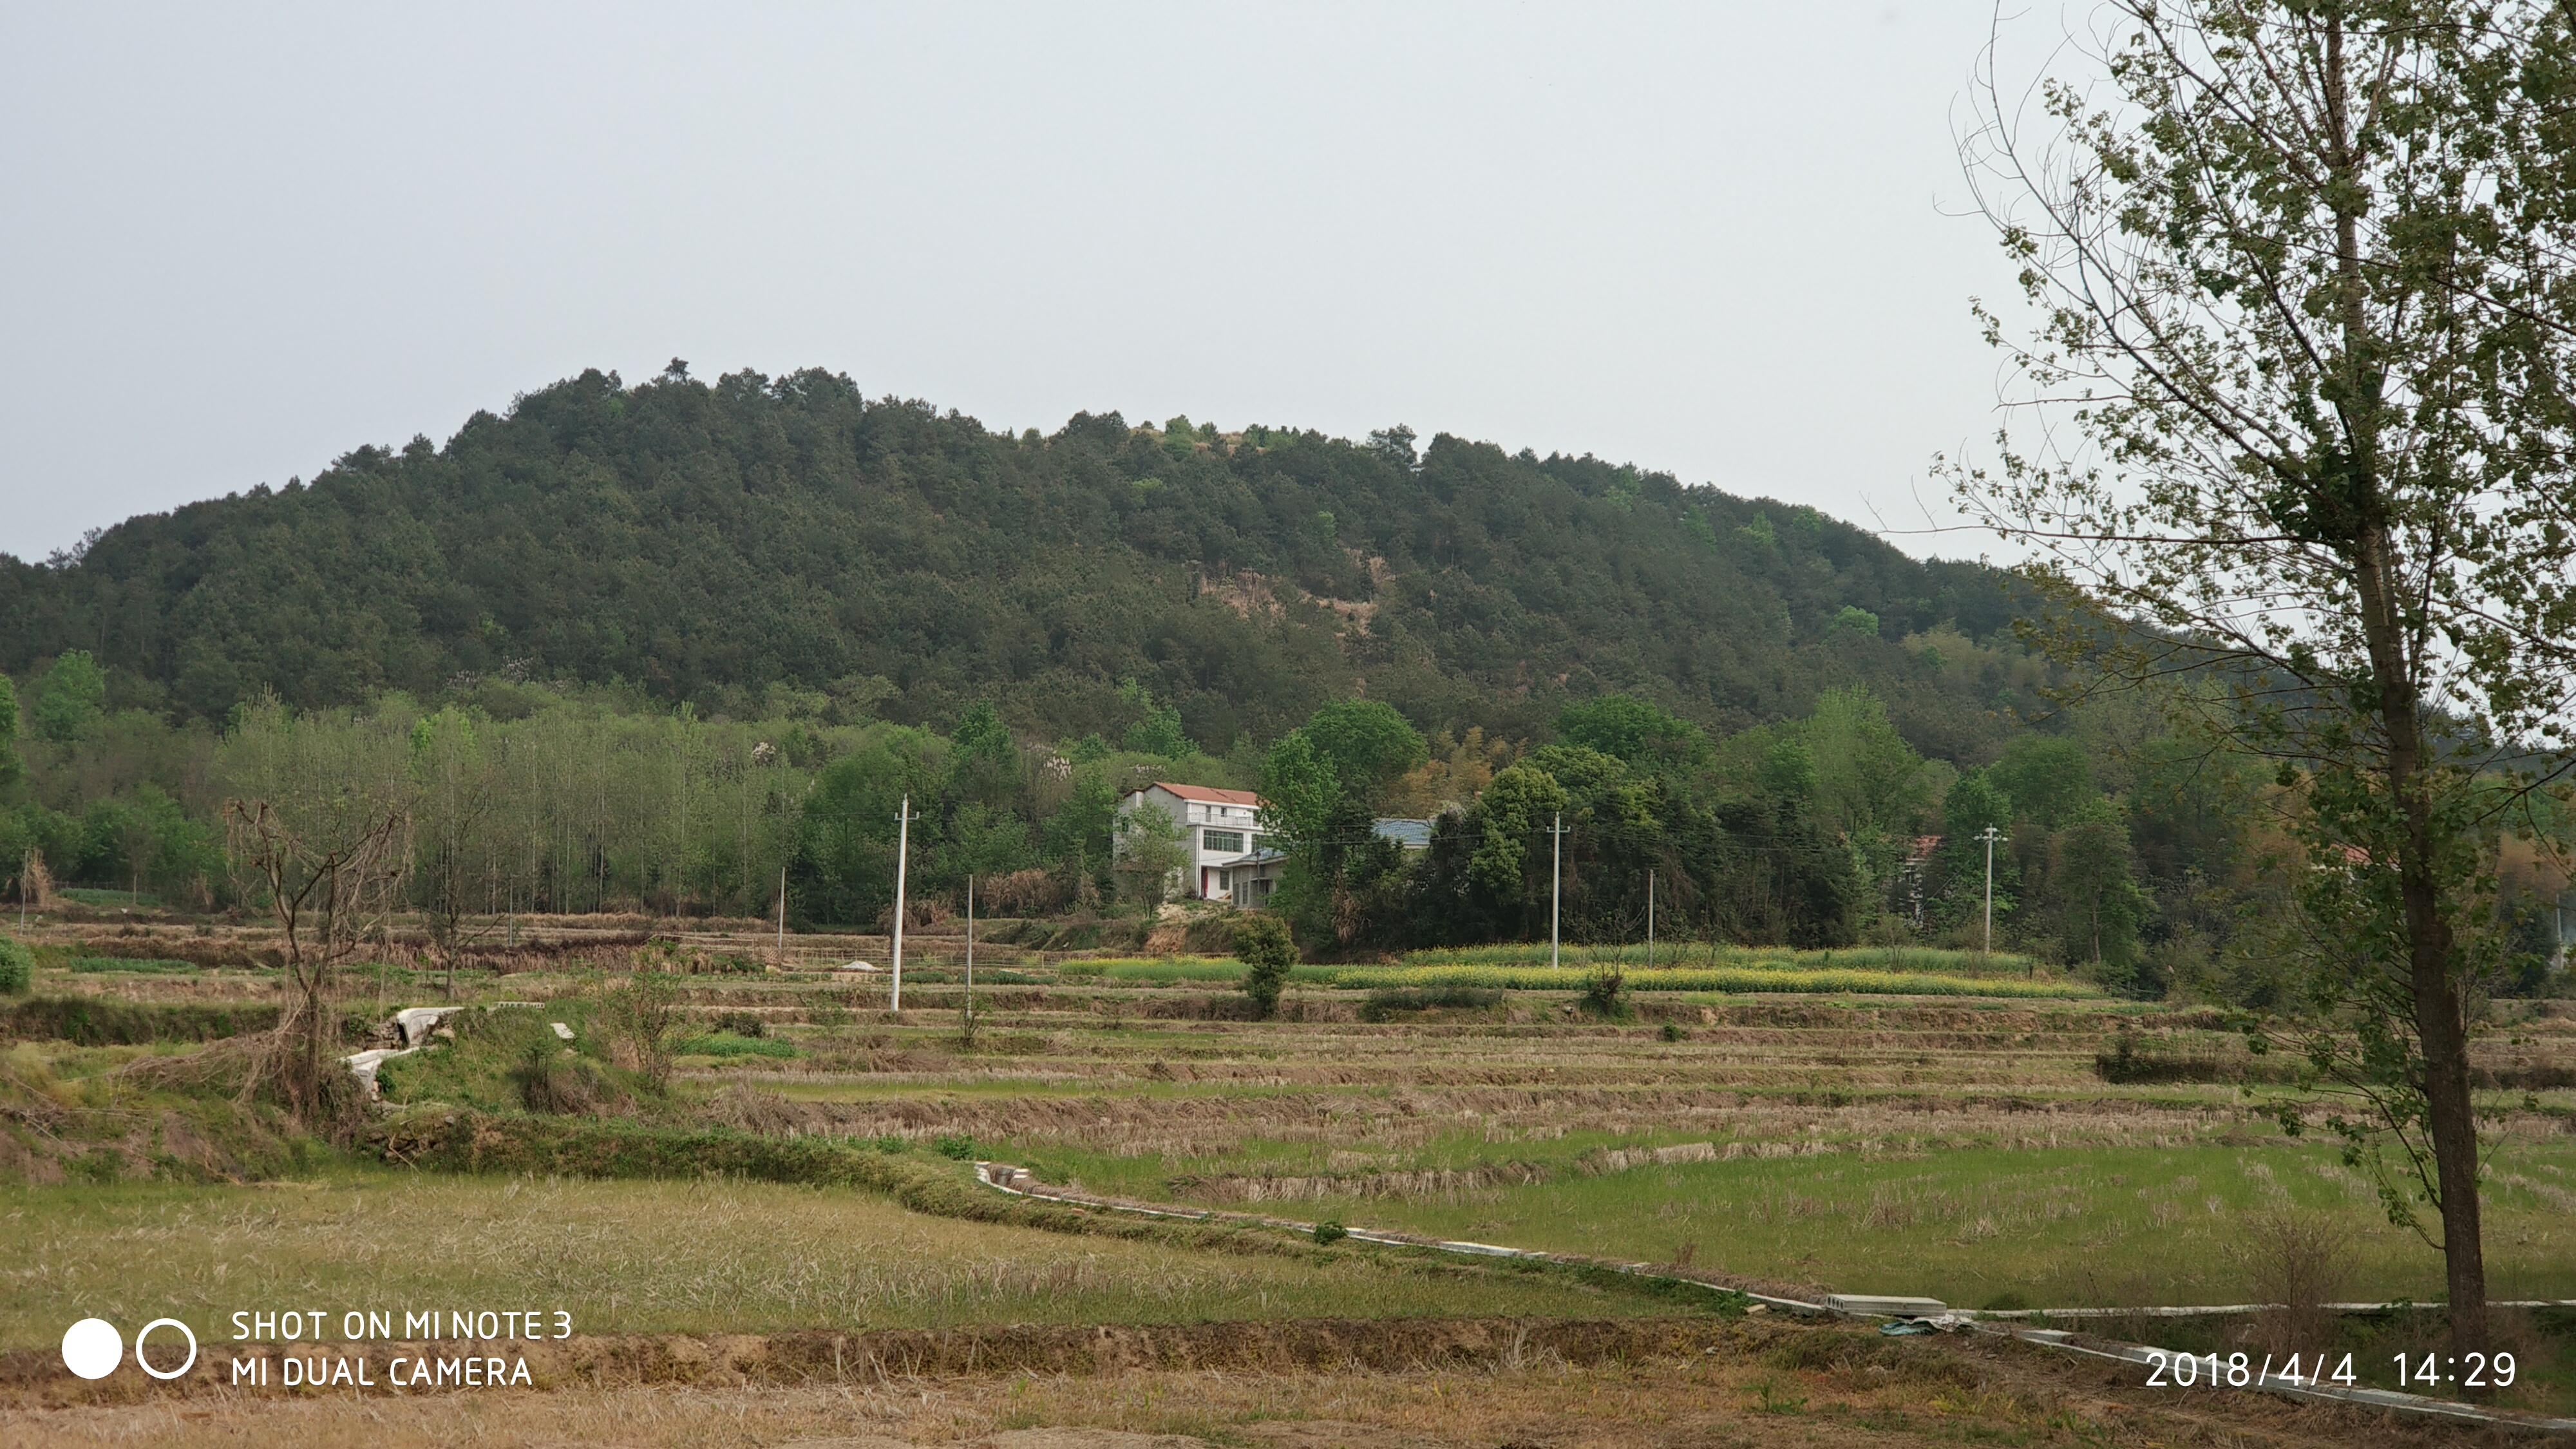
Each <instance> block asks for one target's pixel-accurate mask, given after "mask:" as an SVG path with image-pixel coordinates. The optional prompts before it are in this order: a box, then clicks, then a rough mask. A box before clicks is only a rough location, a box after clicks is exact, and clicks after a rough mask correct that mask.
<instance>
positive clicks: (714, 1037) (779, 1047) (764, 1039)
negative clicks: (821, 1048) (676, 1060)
mask: <svg viewBox="0 0 2576 1449" xmlns="http://www.w3.org/2000/svg"><path fill="white" fill-rule="evenodd" d="M679 1054H680V1055H681V1056H684V1057H794V1056H802V1055H804V1053H803V1052H802V1051H800V1050H799V1049H798V1048H797V1046H796V1044H795V1043H794V1042H790V1041H781V1040H779V1039H778V1038H776V1037H772V1036H736V1035H735V1034H734V1033H732V1032H729V1031H720V1032H715V1033H712V1034H710V1035H707V1036H699V1037H691V1038H689V1039H688V1040H687V1041H684V1042H682V1043H680V1052H679Z"/></svg>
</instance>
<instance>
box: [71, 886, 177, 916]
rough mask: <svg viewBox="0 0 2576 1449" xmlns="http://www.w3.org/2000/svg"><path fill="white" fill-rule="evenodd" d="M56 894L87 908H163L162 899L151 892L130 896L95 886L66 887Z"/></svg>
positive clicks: (122, 892)
mask: <svg viewBox="0 0 2576 1449" xmlns="http://www.w3.org/2000/svg"><path fill="white" fill-rule="evenodd" d="M54 894H56V895H58V896H61V897H62V898H63V899H65V900H69V901H78V902H80V903H81V904H82V905H85V906H130V907H134V908H137V909H142V910H158V909H160V906H161V898H160V897H159V896H157V895H154V894H153V893H152V892H150V891H143V892H140V893H134V894H129V893H128V892H125V891H114V890H101V889H99V888H97V887H95V886H64V887H61V888H59V889H57V890H56V891H55V892H54Z"/></svg>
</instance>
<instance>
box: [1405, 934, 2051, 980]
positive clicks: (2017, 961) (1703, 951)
mask: <svg viewBox="0 0 2576 1449" xmlns="http://www.w3.org/2000/svg"><path fill="white" fill-rule="evenodd" d="M1646 954H1647V953H1646V947H1645V946H1643V945H1641V944H1635V943H1631V944H1628V945H1617V946H1567V947H1564V948H1562V949H1561V950H1560V952H1559V953H1558V957H1559V959H1560V960H1562V961H1563V962H1564V963H1565V964H1566V965H1568V966H1594V965H1603V966H1619V967H1623V968H1624V967H1637V966H1645V965H1647V960H1646ZM1546 963H1547V947H1546V946H1545V945H1544V944H1537V943H1520V944H1514V945H1504V946H1444V947H1440V948H1437V949H1434V950H1428V951H1411V952H1407V953H1406V954H1405V957H1404V964H1405V965H1407V966H1543V965H1545V964H1546ZM1729 968H1732V969H1735V970H1751V971H1892V972H1898V973H1902V974H1910V975H1925V976H2022V977H2027V976H2028V975H2030V972H2031V959H2030V958H2029V957H2027V956H2021V955H2015V954H2013V953H2012V952H2008V951H1997V952H1994V953H1991V954H1988V953H1985V952H1979V951H1947V950H1939V949H1935V948H1933V947H1929V946H1854V947H1847V948H1843V949H1839V950H1830V951H1797V950H1792V949H1790V948H1788V947H1786V946H1729V945H1714V946H1713V945H1711V944H1709V943H1707V942H1705V941H1665V942H1662V943H1660V944H1658V945H1657V946H1656V947H1655V950H1654V969H1657V970H1664V969H1672V970H1693V969H1707V970H1724V969H1729Z"/></svg>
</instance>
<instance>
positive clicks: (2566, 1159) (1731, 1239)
mask: <svg viewBox="0 0 2576 1449" xmlns="http://www.w3.org/2000/svg"><path fill="white" fill-rule="evenodd" d="M1607 1140H1608V1139H1607V1138H1601V1137H1587V1136H1586V1135H1584V1134H1568V1136H1567V1137H1566V1138H1565V1139H1563V1140H1561V1141H1557V1142H1550V1143H1544V1144H1541V1143H1516V1144H1512V1146H1511V1147H1509V1148H1500V1149H1498V1148H1496V1147H1492V1146H1483V1147H1482V1148H1481V1151H1478V1148H1479V1144H1477V1143H1475V1142H1474V1141H1473V1140H1472V1139H1467V1138H1464V1137H1462V1138H1460V1139H1458V1140H1456V1141H1453V1142H1451V1143H1448V1144H1446V1146H1447V1147H1448V1148H1449V1149H1450V1150H1448V1151H1444V1152H1441V1153H1439V1154H1438V1156H1439V1158H1440V1159H1441V1160H1442V1161H1443V1162H1444V1163H1445V1164H1446V1165H1451V1166H1468V1165H1472V1163H1471V1159H1470V1157H1469V1154H1470V1153H1474V1154H1475V1155H1477V1156H1480V1157H1482V1158H1483V1159H1484V1160H1485V1161H1486V1162H1488V1163H1494V1164H1499V1163H1501V1162H1502V1161H1503V1160H1504V1159H1505V1158H1506V1157H1507V1156H1508V1157H1510V1158H1513V1159H1522V1160H1533V1161H1535V1162H1537V1163H1539V1164H1540V1165H1542V1166H1544V1167H1546V1168H1548V1169H1549V1175H1548V1177H1547V1179H1546V1180H1544V1181H1540V1182H1534V1183H1528V1184H1525V1185H1508V1184H1506V1185H1495V1186H1489V1187H1483V1188H1477V1189H1474V1190H1472V1191H1466V1192H1458V1193H1443V1194H1437V1195H1433V1194H1425V1195H1421V1196H1417V1197H1410V1198H1408V1197H1394V1196H1383V1197H1381V1196H1372V1197H1361V1196H1358V1195H1356V1194H1353V1195H1348V1196H1326V1197H1320V1198H1306V1199H1301V1200H1297V1201H1294V1202H1290V1203H1283V1204H1280V1205H1279V1206H1278V1208H1277V1209H1275V1210H1278V1211H1285V1212H1289V1213H1291V1214H1292V1215H1294V1216H1297V1217H1300V1218H1308V1219H1322V1218H1328V1217H1329V1218H1338V1219H1340V1220H1341V1221H1343V1222H1346V1223H1349V1224H1351V1225H1353V1226H1355V1227H1357V1226H1367V1227H1375V1228H1396V1229H1403V1230H1407V1231H1412V1232H1420V1233H1427V1234H1432V1235H1435V1236H1438V1237H1443V1238H1468V1239H1474V1240H1477V1241H1482V1242H1495V1243H1507V1244H1510V1245H1512V1246H1514V1247H1524V1248H1543V1249H1549V1250H1553V1251H1559V1252H1573V1253H1587V1254H1597V1255H1602V1256H1607V1257H1612V1258H1624V1259H1635V1260H1641V1261H1648V1262H1668V1261H1672V1260H1674V1259H1675V1258H1676V1257H1678V1256H1681V1255H1682V1254H1683V1252H1684V1251H1685V1249H1687V1250H1688V1251H1689V1254H1690V1256H1691V1257H1692V1259H1693V1261H1695V1262H1696V1263H1697V1264H1698V1265H1699V1266H1701V1267H1715V1268H1724V1269H1727V1270H1730V1271H1733V1272H1739V1273H1747V1274H1753V1275H1756V1276H1761V1277H1768V1278H1774V1279H1785V1280H1789V1281H1809V1282H1818V1283H1824V1284H1828V1285H1831V1286H1832V1287H1834V1288H1836V1289H1839V1290H1842V1291H1847V1292H1861V1293H1901V1294H1923V1295H1927V1296H1930V1297H1934V1298H1939V1299H1941V1300H1942V1301H1944V1302H1947V1303H1952V1304H1957V1305H1961V1306H1965V1307H1970V1308H1980V1307H1985V1306H1988V1305H1990V1304H1994V1303H1996V1302H1997V1301H1998V1300H1999V1299H2002V1298H2003V1297H2004V1296H2005V1295H2007V1294H2010V1295H2013V1296H2016V1297H2018V1298H2019V1299H2020V1300H2021V1301H2022V1302H2023V1303H2024V1304H2025V1305H2027V1306H2032V1307H2043V1308H2082V1307H2118V1306H2127V1305H2134V1304H2183V1303H2239V1302H2245V1301H2247V1300H2248V1297H2249V1295H2251V1294H2252V1293H2254V1291H2255V1289H2256V1285H2255V1283H2254V1282H2253V1281H2252V1280H2251V1278H2250V1277H2249V1276H2248V1273H2247V1271H2246V1267H2245V1265H2244V1262H2243V1260H2242V1256H2241V1255H2240V1254H2239V1253H2238V1252H2237V1251H2236V1248H2237V1245H2238V1244H2239V1243H2240V1241H2242V1234H2243V1231H2244V1223H2245V1221H2246V1219H2247V1218H2248V1217H2249V1215H2252V1214H2256V1213H2261V1212H2266V1211H2270V1210H2272V1209H2273V1208H2274V1207H2275V1206H2277V1205H2279V1204H2281V1203H2284V1202H2287V1203H2290V1204H2295V1205H2296V1206H2298V1207H2300V1208H2302V1209H2306V1210H2310V1211H2314V1212H2320V1213H2325V1214H2328V1215H2329V1216H2331V1217H2332V1218H2333V1219H2335V1220H2336V1221H2338V1222H2339V1223H2341V1224H2343V1225H2344V1228H2345V1229H2346V1230H2347V1231H2348V1233H2349V1235H2350V1237H2349V1240H2350V1242H2351V1243H2352V1245H2353V1248H2354V1250H2355V1252H2356V1254H2357V1255H2358V1269H2359V1271H2358V1274H2357V1276H2356V1278H2355V1279H2354V1281H2353V1282H2352V1283H2351V1285H2350V1288H2349V1291H2348V1296H2350V1297H2353V1298H2364V1299H2380V1300H2386V1299H2397V1298H2413V1299H2415V1300H2416V1301H2419V1302H2425V1301H2438V1300H2439V1299H2440V1298H2441V1296H2442V1293H2443V1287H2442V1260H2441V1258H2440V1256H2439V1255H2438V1254H2435V1253H2433V1252H2431V1251H2429V1250H2427V1249H2426V1248H2425V1247H2424V1246H2423V1244H2422V1243H2421V1242H2420V1241H2419V1240H2418V1239H2416V1238H2415V1237H2414V1236H2413V1235H2412V1234H2409V1233H2406V1232H2405V1231H2403V1230H2402V1229H2398V1228H2395V1227H2392V1226H2391V1225H2390V1224H2389V1222H2388V1220H2387V1217H2386V1215H2385V1214H2384V1213H2383V1212H2382V1211H2381V1209H2380V1207H2379V1205H2378V1202H2377V1200H2376V1199H2375V1197H2374V1196H2372V1194H2371V1193H2370V1191H2369V1189H2368V1186H2367V1184H2366V1183H2364V1182H2363V1181H2362V1179H2361V1178H2360V1176H2359V1174H2357V1173H2354V1172H2353V1171H2351V1170H2350V1169H2347V1168H2345V1167H2343V1166H2342V1164H2341V1162H2340V1161H2339V1159H2338V1156H2337V1154H2336V1152H2335V1151H2334V1150H2333V1149H2331V1148H2329V1147H2324V1146H2310V1145H2302V1144H2292V1143H2289V1142H2286V1141H2283V1142H2280V1143H2278V1144H2277V1145H2270V1146H2263V1147H2226V1146H2216V1145H2211V1146H2194V1147H2176V1148H2123V1147H2102V1148H2019V1149H2013V1148H1966V1149H1951V1150H1948V1151H1944V1152H1941V1153H1937V1154H1934V1155H1931V1156H1928V1157H1912V1156H1904V1157H1899V1156H1884V1157H1864V1156H1860V1155H1857V1154H1849V1153H1846V1154H1836V1155H1830V1156H1791V1157H1777V1158H1762V1157H1757V1156H1751V1155H1748V1156H1745V1157H1741V1158H1738V1159H1736V1160H1732V1161H1726V1160H1720V1161H1704V1162H1686V1163H1675V1164H1657V1163H1645V1164H1642V1165H1638V1166H1632V1167H1628V1168H1626V1169H1624V1170H1618V1171H1609V1172H1599V1173H1587V1172H1585V1171H1583V1170H1582V1166H1581V1164H1582V1161H1583V1159H1584V1157H1585V1155H1586V1154H1597V1152H1598V1150H1599V1147H1600V1145H1602V1144H1603V1143H1605V1142H1606V1141H1607ZM1629 1140H1630V1141H1634V1140H1635V1139H1634V1138H1631V1139H1629ZM1655 1140H1658V1141H1660V1140H1662V1138H1661V1137H1658V1138H1657V1139H1655ZM1243 1147H1244V1152H1243V1153H1242V1155H1240V1156H1236V1157H1232V1158H1228V1159H1208V1158H1159V1159H1158V1158H1143V1159H1126V1160H1119V1159H1114V1158H1109V1157H1107V1156H1106V1155H1096V1156H1095V1155H1082V1156H1077V1155H1074V1154H1068V1153H1066V1152H1064V1151H1063V1150H1062V1149H1061V1148H1060V1147H1052V1146H1041V1145H1038V1144H1032V1150H1031V1152H1030V1153H1029V1154H1028V1158H1027V1159H1023V1160H1030V1159H1034V1160H1036V1161H1038V1162H1041V1163H1044V1164H1046V1165H1048V1166H1051V1167H1057V1170H1060V1171H1063V1172H1065V1173H1067V1174H1068V1175H1072V1176H1077V1177H1079V1178H1081V1180H1082V1181H1084V1182H1085V1183H1086V1184H1089V1185H1091V1186H1093V1187H1095V1188H1098V1189H1101V1190H1104V1191H1110V1192H1120V1193H1130V1194H1134V1195H1138V1196H1145V1197H1172V1196H1176V1195H1177V1194H1175V1193H1174V1192H1173V1190H1172V1186H1171V1180H1172V1179H1173V1178H1175V1177H1182V1178H1184V1179H1186V1178H1187V1177H1188V1176H1191V1175H1213V1174H1216V1173H1219V1172H1234V1173H1241V1172H1246V1171H1254V1172H1263V1171H1268V1172H1285V1173H1296V1172H1312V1171H1314V1170H1316V1168H1317V1167H1319V1166H1320V1165H1321V1164H1320V1163H1315V1162H1313V1161H1312V1159H1311V1158H1310V1157H1309V1156H1308V1155H1307V1149H1308V1145H1307V1144H1293V1143H1279V1144H1267V1145H1265V1144H1255V1143H1245V1144H1243ZM1569 1149H1573V1150H1569ZM990 1150H993V1151H997V1152H998V1151H1004V1150H1006V1149H1003V1148H999V1147H997V1148H993V1149H990ZM1263 1158H1267V1159H1271V1160H1268V1161H1262V1160H1258V1159H1263ZM1247 1159H1254V1160H1247ZM1594 1160H1596V1161H1597V1160H1598V1158H1597V1156H1595V1158H1594ZM2493 1167H2494V1169H2495V1177H2496V1179H2497V1182H2496V1185H2495V1186H2493V1187H2491V1188H2490V1189H2489V1191H2488V1193H2487V1195H2486V1198H2485V1203H2484V1206H2485V1212H2486V1218H2487V1222H2486V1245H2487V1255H2488V1271H2489V1280H2488V1282H2489V1291H2490V1292H2491V1293H2492V1294H2493V1295H2494V1296H2496V1297H2498V1298H2568V1297H2576V1219H2571V1218H2570V1217H2569V1216H2568V1214H2567V1213H2566V1211H2565V1208H2564V1200H2565V1199H2564V1189H2560V1188H2555V1187H2554V1186H2553V1185H2554V1184H2557V1183H2562V1182H2566V1181H2569V1180H2571V1176H2576V1146H2559V1145H2556V1144H2551V1145H2548V1146H2538V1145H2534V1144H2530V1143H2515V1144H2513V1145H2512V1146H2511V1147H2509V1148H2507V1149H2505V1150H2503V1151H2500V1152H2499V1153H2498V1156H2497V1160H2496V1162H2495V1163H2494V1164H2493ZM2534 1184H2537V1186H2535V1185H2534ZM2553 1194H2555V1195H2553Z"/></svg>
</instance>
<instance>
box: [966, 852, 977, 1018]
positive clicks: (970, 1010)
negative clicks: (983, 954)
mask: <svg viewBox="0 0 2576 1449" xmlns="http://www.w3.org/2000/svg"><path fill="white" fill-rule="evenodd" d="M966 1042H967V1044H968V1045H969V1046H972V1045H973V1044H974V1042H975V876H974V873H973V872H971V871H970V872H968V873H967V876H966Z"/></svg>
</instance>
